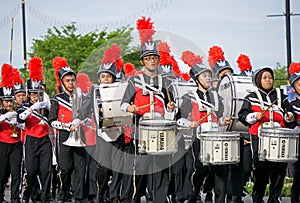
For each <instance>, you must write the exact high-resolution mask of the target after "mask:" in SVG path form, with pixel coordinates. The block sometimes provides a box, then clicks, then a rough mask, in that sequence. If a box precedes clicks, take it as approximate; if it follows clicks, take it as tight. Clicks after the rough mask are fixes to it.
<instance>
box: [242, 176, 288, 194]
mask: <svg viewBox="0 0 300 203" xmlns="http://www.w3.org/2000/svg"><path fill="white" fill-rule="evenodd" d="M292 183H293V178H289V177H285V179H284V185H283V188H282V191H281V196H282V197H290V196H291V187H292ZM253 186H254V184H253V182H248V183H247V184H246V185H245V188H246V190H247V191H248V192H249V195H250V196H251V195H252V192H253ZM269 193H270V184H268V185H267V187H266V191H265V196H269Z"/></svg>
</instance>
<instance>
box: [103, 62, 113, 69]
mask: <svg viewBox="0 0 300 203" xmlns="http://www.w3.org/2000/svg"><path fill="white" fill-rule="evenodd" d="M111 66H112V63H106V64H103V69H106V70H108V69H109V68H110V67H111Z"/></svg>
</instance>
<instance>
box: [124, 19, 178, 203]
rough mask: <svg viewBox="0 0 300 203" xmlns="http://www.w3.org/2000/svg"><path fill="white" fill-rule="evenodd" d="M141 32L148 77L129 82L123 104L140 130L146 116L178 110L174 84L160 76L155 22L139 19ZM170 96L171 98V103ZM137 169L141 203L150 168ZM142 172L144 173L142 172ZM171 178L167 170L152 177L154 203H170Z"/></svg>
mask: <svg viewBox="0 0 300 203" xmlns="http://www.w3.org/2000/svg"><path fill="white" fill-rule="evenodd" d="M146 28H147V29H146ZM137 29H138V31H139V33H140V40H141V55H140V62H141V64H142V65H143V68H144V73H143V74H138V75H136V76H133V77H131V78H129V79H128V86H127V88H126V91H125V94H124V97H123V99H122V102H121V109H122V110H123V111H126V112H130V113H134V114H135V118H134V121H135V125H136V126H138V124H139V121H140V119H141V118H142V117H143V116H144V115H145V116H144V118H146V115H150V117H151V114H152V115H154V116H155V117H161V118H163V117H164V116H165V113H166V112H172V111H174V109H175V103H174V102H173V97H172V92H174V91H173V89H172V88H171V87H170V83H171V81H169V80H168V79H167V78H166V77H162V76H161V75H158V74H157V67H158V64H159V57H160V55H159V53H158V49H157V44H156V43H155V42H154V41H152V35H153V34H154V33H155V31H154V30H153V23H152V22H151V19H150V18H146V17H142V18H141V19H139V20H138V21H137ZM145 32H149V35H146V36H147V37H146V38H145V35H143V34H141V33H144V34H145ZM166 87H167V89H166ZM167 91H169V93H170V94H168V93H167ZM168 95H170V99H169V96H168ZM151 100H153V102H151ZM145 105H146V107H145ZM147 105H148V106H147ZM139 107H144V108H139ZM153 111H154V112H153ZM149 113H150V114H149ZM159 156H160V155H159ZM140 158H141V159H143V158H145V157H143V156H140V155H139V156H137V159H136V160H137V162H138V161H139V160H140ZM156 158H159V157H155V159H156ZM143 164H144V165H143ZM139 166H141V168H138V167H139ZM135 167H136V168H135V169H136V175H135V182H134V184H135V188H136V190H135V193H134V200H133V201H134V202H140V197H142V196H144V195H145V192H146V191H145V190H146V185H147V176H146V175H145V173H144V174H143V173H141V172H143V170H144V168H145V167H146V168H149V163H141V162H139V163H137V165H135ZM139 169H141V170H142V171H139ZM168 178H169V174H168V169H167V168H166V169H162V171H159V172H155V173H154V174H151V179H152V181H153V194H152V196H153V201H154V202H156V203H163V202H166V201H167V199H166V196H167V189H166V188H168V184H169V180H168Z"/></svg>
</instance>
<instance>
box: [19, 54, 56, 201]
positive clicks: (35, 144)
mask: <svg viewBox="0 0 300 203" xmlns="http://www.w3.org/2000/svg"><path fill="white" fill-rule="evenodd" d="M42 65H43V64H42V59H41V58H38V57H34V58H32V59H31V60H30V61H29V65H28V69H29V74H30V78H29V79H28V80H27V91H28V101H27V102H25V103H23V104H22V106H20V107H19V108H18V110H17V112H18V117H17V120H18V122H19V123H25V134H26V138H25V168H26V172H27V175H26V181H27V187H26V190H25V191H26V194H24V196H25V197H27V198H26V200H25V198H23V200H25V202H29V197H30V196H31V193H32V188H33V186H34V184H37V183H38V182H37V181H38V180H37V176H38V175H39V177H40V181H41V186H42V188H41V201H42V202H50V199H51V193H50V188H51V181H50V180H51V169H52V167H51V166H52V146H51V141H50V138H49V125H48V123H47V122H48V119H47V117H48V115H49V108H50V101H49V98H48V96H47V95H46V93H45V92H44V91H43V80H44V78H43V73H42V72H43V70H42ZM38 110H40V111H38Z"/></svg>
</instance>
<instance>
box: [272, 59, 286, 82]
mask: <svg viewBox="0 0 300 203" xmlns="http://www.w3.org/2000/svg"><path fill="white" fill-rule="evenodd" d="M273 72H274V87H279V88H280V86H281V85H286V84H287V83H288V74H287V68H286V66H283V67H281V65H280V64H279V63H276V68H275V69H274V70H273Z"/></svg>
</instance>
